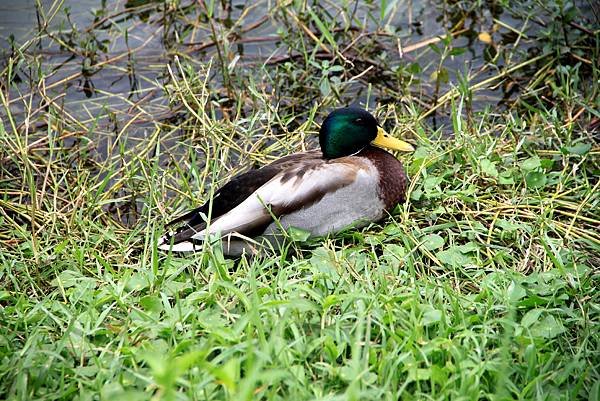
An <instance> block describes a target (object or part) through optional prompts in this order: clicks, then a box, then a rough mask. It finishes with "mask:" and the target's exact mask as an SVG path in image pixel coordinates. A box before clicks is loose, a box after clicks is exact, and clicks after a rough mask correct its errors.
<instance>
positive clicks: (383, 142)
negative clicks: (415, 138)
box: [371, 127, 415, 152]
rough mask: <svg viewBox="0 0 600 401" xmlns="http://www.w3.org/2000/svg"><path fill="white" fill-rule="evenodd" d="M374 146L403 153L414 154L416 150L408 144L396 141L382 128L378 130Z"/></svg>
mask: <svg viewBox="0 0 600 401" xmlns="http://www.w3.org/2000/svg"><path fill="white" fill-rule="evenodd" d="M371 143H372V144H373V145H376V146H381V147H383V148H388V149H394V150H401V151H403V152H412V151H413V150H415V148H414V147H413V146H412V145H411V144H410V143H407V142H404V141H401V140H400V139H396V138H394V137H392V136H390V134H388V133H387V132H385V130H384V129H383V128H381V127H378V128H377V137H376V138H375V139H374V140H373V142H371Z"/></svg>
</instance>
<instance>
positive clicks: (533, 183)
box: [0, 1, 600, 401]
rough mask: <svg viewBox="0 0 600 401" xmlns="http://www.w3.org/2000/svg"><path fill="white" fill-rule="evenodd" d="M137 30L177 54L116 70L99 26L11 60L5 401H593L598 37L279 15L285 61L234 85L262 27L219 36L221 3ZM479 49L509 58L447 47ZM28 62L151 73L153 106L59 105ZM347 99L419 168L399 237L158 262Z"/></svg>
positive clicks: (248, 65) (280, 10)
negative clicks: (212, 206)
mask: <svg viewBox="0 0 600 401" xmlns="http://www.w3.org/2000/svg"><path fill="white" fill-rule="evenodd" d="M57 4H58V3H57ZM136 4H137V5H135V4H133V3H132V4H130V5H129V6H130V7H137V8H133V10H130V13H132V14H134V15H138V14H135V13H139V14H140V15H141V16H140V17H139V18H140V19H139V21H142V22H143V21H144V19H143V18H150V21H153V18H154V19H155V20H154V21H155V22H156V21H159V22H160V24H159V26H161V27H162V29H163V31H161V32H160V35H161V36H162V39H161V40H162V41H163V42H162V44H163V45H164V47H165V53H164V55H163V56H164V57H165V59H162V60H161V63H160V64H153V63H155V62H154V61H152V60H151V61H150V62H149V63H148V64H144V62H143V56H142V55H140V56H139V58H140V59H139V60H134V59H135V58H136V57H138V55H137V53H136V52H135V51H134V52H132V54H130V55H129V56H128V57H129V58H131V57H133V58H134V59H130V60H128V57H121V58H118V59H117V58H116V57H119V55H115V54H110V52H107V53H106V54H110V57H108V58H103V55H105V53H104V50H103V49H102V46H100V47H98V43H102V38H103V36H102V35H104V34H106V33H107V32H106V31H104V30H102V29H100V28H99V25H98V24H96V25H94V28H93V29H90V30H81V29H70V28H69V29H66V30H64V31H61V30H60V29H59V30H58V31H50V32H48V31H45V30H44V29H41V31H40V32H39V33H38V35H37V36H35V37H33V38H32V39H31V41H29V42H27V43H24V44H20V45H15V48H14V49H13V51H12V52H11V53H10V54H7V55H6V57H5V58H4V59H3V61H4V64H3V65H4V66H5V68H4V70H3V71H2V74H1V76H0V89H1V90H0V102H1V105H2V111H0V118H1V124H0V143H1V144H2V146H1V147H0V283H1V287H0V288H1V289H0V399H11V400H12V399H15V400H30V399H43V400H70V399H75V400H236V401H237V400H413V399H414V400H490V401H492V400H493V401H500V400H599V399H600V334H599V333H600V295H599V294H600V293H599V291H598V287H599V285H600V270H599V266H600V230H599V228H598V227H600V191H599V187H600V180H599V178H598V177H599V176H600V157H599V155H600V145H599V136H598V135H599V134H598V119H599V118H600V115H599V114H598V110H600V100H599V98H600V97H599V96H598V93H599V89H600V88H599V77H600V75H599V72H600V71H599V70H598V54H599V52H600V33H599V32H600V30H599V28H598V25H597V23H596V24H595V25H594V24H593V23H591V22H589V21H590V20H589V19H586V17H585V16H584V15H583V14H582V13H583V12H582V11H580V10H579V7H582V5H581V4H579V3H578V4H577V5H576V6H575V7H573V5H572V4H571V3H562V2H556V3H552V4H550V5H547V4H546V3H541V2H535V1H533V2H527V1H522V2H519V3H517V4H512V5H510V7H509V5H508V4H504V3H500V4H499V5H497V6H499V7H504V11H505V12H506V13H508V14H513V15H514V16H515V19H512V20H510V19H508V20H507V19H502V20H496V21H494V19H495V18H497V16H494V15H491V16H490V15H489V13H488V12H487V11H486V10H487V8H486V6H485V5H482V4H477V3H472V2H457V3H452V4H450V3H441V4H439V5H438V8H439V10H438V11H439V13H440V15H441V17H443V18H442V20H444V21H447V24H446V25H443V28H444V29H446V31H445V32H442V33H447V34H448V35H447V36H445V37H444V38H442V39H441V40H440V39H439V38H436V37H435V36H434V37H433V38H429V37H419V36H418V35H417V34H416V33H415V32H412V36H413V37H412V40H411V35H409V34H408V33H407V32H406V31H405V30H400V31H393V30H390V29H391V28H390V26H392V25H390V24H387V23H386V21H390V20H391V19H393V18H394V15H396V14H398V13H400V14H401V13H403V12H404V11H405V8H406V7H408V4H412V3H410V2H409V3H405V2H397V3H393V2H389V4H388V2H386V3H385V4H384V5H385V7H379V8H378V7H377V6H376V5H373V6H372V7H370V8H369V7H366V6H365V7H366V8H367V11H368V12H366V13H365V14H361V15H362V16H363V17H364V18H363V19H361V18H359V17H357V16H355V15H354V14H353V10H354V4H353V3H350V2H336V3H333V4H331V5H329V6H328V7H322V6H318V5H313V6H311V7H310V8H308V7H307V6H306V5H305V4H301V2H294V3H289V4H287V3H286V4H284V3H277V4H276V6H274V8H273V9H272V10H271V11H269V17H270V19H272V20H273V23H274V24H275V26H280V27H282V30H280V31H279V32H275V31H274V32H275V33H276V35H277V37H278V40H279V41H280V44H279V46H281V47H282V48H284V49H285V50H286V52H285V54H283V55H281V54H276V55H271V56H272V57H270V56H269V55H264V54H262V55H258V56H256V57H254V58H253V57H250V56H249V57H247V58H244V57H241V58H240V59H239V60H238V61H237V63H239V64H237V67H236V65H234V66H233V67H231V63H232V60H233V59H234V56H235V54H236V48H235V46H234V44H233V43H234V42H235V36H232V32H233V33H236V32H237V33H241V34H247V35H250V37H255V36H253V32H254V31H253V30H252V29H250V28H247V27H248V26H252V22H248V23H246V20H244V19H242V20H241V22H240V23H239V24H238V26H233V27H229V28H228V27H227V25H226V24H225V23H223V24H221V22H219V20H217V19H211V18H208V16H215V15H216V16H221V17H223V15H225V14H226V13H225V11H224V10H222V9H221V8H220V7H221V5H220V3H219V4H217V3H216V2H214V4H213V2H205V3H202V4H204V5H202V6H199V7H192V6H189V7H188V6H187V5H185V4H180V3H178V2H167V3H152V2H149V3H144V2H142V3H140V4H138V3H136ZM259 4H262V3H259ZM163 5H166V8H163ZM55 6H57V5H55ZM102 10H103V11H102ZM102 10H101V11H98V13H99V15H100V17H101V18H105V19H106V20H107V21H109V22H111V24H108V25H109V26H110V28H106V29H109V32H108V33H109V34H110V35H115V37H116V35H123V31H122V30H118V29H116V28H115V27H118V26H119V23H120V22H119V20H118V16H116V15H111V14H110V13H109V11H107V10H108V9H102ZM363 11H364V10H363ZM103 13H104V14H103ZM144 13H147V14H144ZM50 14H52V13H47V14H45V15H46V16H45V17H44V18H50V17H49V15H50ZM353 15H354V16H353ZM196 17H197V19H196ZM517 17H518V18H517ZM466 20H468V21H471V22H474V23H475V22H477V23H476V24H475V25H476V26H477V28H481V29H479V30H473V27H471V28H469V29H468V31H467V32H465V31H461V29H466V28H464V26H466V25H467V23H466V22H465V21H466ZM136 21H137V20H136ZM457 21H459V22H460V21H462V22H460V23H458V22H457ZM498 21H500V23H498ZM507 21H508V22H507ZM142 22H140V24H142ZM509 22H510V23H515V24H516V23H517V22H518V23H519V24H518V25H516V26H509V27H506V25H507V24H508V23H509ZM186 24H189V25H186ZM494 24H495V25H494ZM503 24H504V25H503ZM150 26H151V27H153V29H155V27H156V26H155V25H150ZM290 26H292V27H295V28H294V29H293V30H292V29H287V28H289V27H290ZM246 28H247V29H246ZM57 29H58V28H57ZM483 31H485V32H487V31H489V32H491V33H492V37H493V38H494V40H495V43H494V44H493V45H489V46H487V45H486V46H483V45H481V46H480V47H475V48H474V51H476V52H482V54H483V52H487V53H486V56H485V58H486V59H485V61H481V59H480V61H481V66H480V67H481V68H480V69H477V70H475V69H471V70H463V69H462V61H460V62H459V63H458V64H459V66H457V63H455V61H456V59H458V58H460V57H466V55H465V52H464V50H465V49H467V48H465V47H464V46H461V45H460V44H459V43H458V42H457V41H458V40H460V39H461V38H463V39H464V38H466V37H471V38H475V40H477V39H476V38H477V33H479V32H483ZM364 32H371V33H372V32H376V33H377V35H374V34H373V35H366V34H364ZM457 32H462V33H460V34H457ZM202 35H204V36H202ZM453 35H454V36H453ZM460 35H466V36H460ZM511 35H512V36H511ZM504 36H506V37H507V38H509V39H510V40H511V41H508V42H501V38H502V39H503V40H504ZM199 37H200V38H203V40H199V39H198V38H199ZM241 37H242V38H243V37H244V36H243V35H242V36H241ZM415 37H416V39H415ZM118 38H120V39H123V37H122V36H118ZM397 39H401V41H402V43H404V44H405V48H407V49H408V50H409V51H408V52H407V53H408V54H409V55H410V57H411V58H408V59H399V58H398V57H397V56H392V52H393V51H396V52H397V51H398V50H397V43H398V42H397ZM429 39H432V40H431V41H429ZM507 40H508V39H507ZM38 41H40V42H39V43H50V44H54V45H55V46H58V44H57V43H59V42H64V43H65V44H68V46H66V47H65V48H63V50H62V51H64V52H66V54H76V55H78V56H77V57H76V58H75V59H74V60H75V61H74V62H73V63H75V64H74V65H75V67H77V68H78V64H77V63H80V62H81V65H88V67H89V66H90V65H91V66H92V67H93V66H94V65H95V67H94V68H97V69H98V71H100V73H103V72H105V73H106V72H107V71H108V72H110V73H118V74H121V75H122V76H123V77H126V76H131V73H132V70H131V69H132V68H136V71H137V73H136V74H137V75H136V77H137V79H138V80H139V81H140V86H139V87H138V88H137V89H136V90H134V91H133V92H132V94H123V93H118V94H113V93H110V91H109V90H108V89H105V88H104V89H103V88H102V84H101V82H100V83H98V81H97V83H96V90H97V91H98V92H97V93H96V94H95V95H94V97H92V98H91V99H90V100H89V101H87V102H86V101H83V100H80V99H79V100H77V98H75V100H74V98H73V97H70V96H72V95H73V93H70V92H69V91H70V90H72V86H68V87H67V86H65V85H66V84H67V83H70V84H73V85H76V82H77V79H78V78H77V77H74V76H68V77H67V78H68V79H64V81H60V80H59V83H58V84H55V86H53V87H52V88H53V90H56V91H58V92H52V91H51V90H50V89H47V91H46V90H45V89H44V88H48V87H50V86H51V85H53V83H56V82H57V81H55V80H53V78H55V76H54V75H53V74H54V72H53V71H54V70H53V68H54V66H48V64H46V61H47V60H44V59H43V58H42V57H38V55H37V53H36V50H35V49H36V45H37V44H38ZM44 41H49V42H44ZM195 42H200V43H201V44H200V45H197V46H200V47H202V46H204V49H209V50H208V51H209V53H208V54H202V53H198V54H197V53H194V50H191V49H192V47H191V46H192V45H189V43H195ZM406 42H408V43H409V45H406ZM59 44H60V43H59ZM186 44H188V45H189V46H188V45H186ZM411 44H412V47H411V46H410V45H411ZM186 46H187V47H186ZM194 46H196V45H194ZM132 47H134V46H133V45H132ZM532 49H533V50H532ZM467 50H468V49H467ZM86 52H87V53H86ZM211 52H212V53H211ZM121 56H127V54H125V53H123V54H121ZM175 56H177V57H175ZM259 56H260V57H259ZM286 57H287V58H286ZM86 60H87V61H86ZM101 60H104V61H101ZM257 60H258V61H257ZM459 60H462V59H459ZM86 63H88V64H86ZM89 63H91V64H89ZM98 63H104V64H102V66H98ZM156 63H158V62H156ZM67 65H68V66H72V65H71V64H67ZM156 65H161V66H162V67H156ZM75 67H74V68H75ZM156 68H158V69H161V68H162V71H163V74H162V75H161V79H160V80H158V79H153V78H151V73H150V72H149V71H153V69H156ZM69 71H70V70H69ZM75 71H77V69H75ZM88 73H89V72H82V73H81V74H83V75H81V76H85V74H88ZM76 74H79V72H77V73H76ZM361 74H362V75H361ZM109 75H110V74H109ZM17 76H18V77H19V79H16V77H17ZM77 76H78V77H79V78H80V77H81V76H80V75H77ZM90 79H94V75H93V74H91V75H90ZM144 85H146V86H144ZM498 85H501V86H502V87H504V88H505V91H504V92H503V93H502V94H499V93H498V92H497V91H496V92H494V91H493V90H494V88H495V87H497V86H498ZM52 88H51V89H52ZM511 88H513V89H514V88H516V89H515V90H513V91H512V92H511ZM163 90H164V92H163ZM60 91H64V92H65V93H66V94H67V96H66V99H65V100H61V99H62V97H61V96H60ZM129 95H131V96H129ZM500 95H502V96H505V97H506V99H505V101H504V102H503V103H502V107H496V106H495V105H496V103H497V102H496V101H497V100H499V98H498V97H499V96H500ZM57 96H58V97H57ZM490 97H491V100H490ZM356 99H358V100H360V101H361V102H363V103H366V104H368V105H369V107H370V109H371V111H373V112H374V113H375V114H377V116H378V117H379V119H380V121H381V122H382V123H384V125H385V126H386V127H387V128H388V129H389V130H390V131H391V132H392V133H393V134H395V135H397V136H401V137H403V138H406V139H409V140H411V141H412V142H413V143H415V144H416V145H417V150H416V152H414V154H411V155H407V156H406V157H404V156H403V161H404V163H405V166H406V169H407V171H408V173H409V176H410V178H411V184H410V188H409V194H408V198H409V199H408V201H407V202H406V203H404V204H401V205H398V207H397V208H396V209H395V210H394V212H393V213H392V215H391V216H390V217H389V218H387V219H385V220H384V221H383V222H381V223H380V224H374V225H371V226H369V227H367V228H365V229H363V230H348V231H346V232H343V233H341V234H339V235H337V236H335V237H331V238H320V239H313V240H310V241H309V242H300V241H298V242H293V241H291V240H290V242H288V243H286V244H285V246H284V247H283V249H281V250H278V251H275V252H270V253H266V254H264V255H260V256H258V257H255V258H242V259H239V260H229V259H225V258H224V257H223V255H222V254H221V252H220V250H219V249H216V248H215V249H208V250H207V251H206V252H205V253H196V254H193V255H186V256H184V257H183V256H180V255H171V254H166V253H162V252H158V251H156V249H155V244H156V241H157V239H158V237H159V236H160V235H161V233H162V230H163V226H164V223H165V221H166V220H170V219H171V218H172V217H173V216H175V215H178V214H179V213H181V212H182V211H184V210H186V209H187V208H190V207H192V206H193V205H197V204H199V203H201V202H203V201H205V200H207V199H209V198H210V194H211V192H212V191H213V190H214V188H215V187H217V186H219V185H221V184H223V183H224V182H226V181H227V180H228V179H229V178H230V177H231V176H232V175H234V174H236V173H238V172H240V171H243V170H244V169H246V168H248V167H250V166H260V165H263V164H265V163H267V162H269V161H271V160H273V159H275V158H277V157H279V156H280V155H282V154H287V153H291V152H295V151H300V150H302V149H305V148H308V147H312V146H314V145H315V137H316V133H317V130H318V125H317V124H318V123H319V122H320V121H321V120H322V118H323V117H324V116H325V115H326V114H327V113H328V111H330V110H331V108H332V107H336V106H339V105H342V104H346V103H347V102H350V101H352V100H356ZM115 101H117V103H118V104H117V105H115V104H114V103H112V102H115ZM123 104H126V107H124V106H122V105H123ZM127 108H128V109H129V110H125V109H127ZM82 110H83V112H82ZM432 117H435V120H434V119H433V118H432ZM140 127H141V128H140Z"/></svg>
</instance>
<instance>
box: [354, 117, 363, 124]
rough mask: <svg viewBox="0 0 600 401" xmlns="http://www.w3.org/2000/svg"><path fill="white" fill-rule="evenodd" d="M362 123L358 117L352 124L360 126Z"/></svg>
mask: <svg viewBox="0 0 600 401" xmlns="http://www.w3.org/2000/svg"><path fill="white" fill-rule="evenodd" d="M363 122H364V120H363V119H362V118H360V117H358V118H357V119H356V120H354V124H362V123H363Z"/></svg>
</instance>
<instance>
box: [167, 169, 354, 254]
mask: <svg viewBox="0 0 600 401" xmlns="http://www.w3.org/2000/svg"><path fill="white" fill-rule="evenodd" d="M363 168H364V166H362V165H361V164H357V163H350V162H339V161H336V162H335V163H330V162H326V161H323V160H322V159H321V160H312V161H305V162H303V163H302V164H300V165H295V166H294V167H291V168H288V169H286V170H283V171H281V172H280V173H278V174H277V175H275V176H274V177H273V178H272V179H271V180H269V181H268V182H266V183H265V184H264V185H262V186H260V187H259V188H258V189H256V191H254V192H253V193H252V194H251V195H250V196H248V197H247V198H246V199H245V200H243V201H242V202H241V203H240V204H239V205H237V206H236V207H234V208H233V209H231V210H230V211H228V212H227V213H225V214H223V215H222V216H220V217H218V218H217V219H214V220H213V221H212V222H211V223H210V225H209V226H208V228H206V227H203V228H202V229H200V230H193V231H191V232H189V234H190V235H189V236H187V238H183V236H181V235H178V236H177V238H173V240H172V241H173V243H174V244H177V243H182V246H178V247H175V246H174V247H173V250H193V249H194V246H193V242H198V241H202V240H203V239H204V238H205V237H206V236H207V235H211V234H217V233H218V234H220V235H226V234H230V233H238V234H241V235H243V236H247V237H252V236H254V235H257V234H260V233H262V232H263V231H264V230H265V228H266V227H267V226H268V225H269V224H270V223H271V222H272V221H273V217H280V216H282V215H285V214H289V213H292V212H294V211H295V210H298V209H301V208H303V207H308V206H310V205H312V204H314V203H315V202H318V201H319V200H320V199H322V198H323V197H324V196H325V195H326V194H328V193H330V192H334V191H336V190H338V189H340V188H342V187H345V186H347V185H350V184H351V183H353V182H354V181H355V180H356V177H357V175H358V174H359V173H360V171H361V169H363ZM215 201H216V200H215ZM176 240H177V242H175V241H176ZM170 242H171V240H170V239H169V241H166V238H165V241H164V242H162V243H159V247H160V248H161V249H169V247H170ZM184 242H186V243H187V244H185V246H183V243H184ZM190 245H191V249H190Z"/></svg>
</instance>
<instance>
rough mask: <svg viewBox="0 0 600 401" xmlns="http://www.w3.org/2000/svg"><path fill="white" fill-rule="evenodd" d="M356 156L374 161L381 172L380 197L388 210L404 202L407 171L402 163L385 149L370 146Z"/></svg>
mask: <svg viewBox="0 0 600 401" xmlns="http://www.w3.org/2000/svg"><path fill="white" fill-rule="evenodd" d="M356 156H360V157H365V158H367V159H369V160H370V161H371V163H373V165H374V166H375V168H376V169H377V171H378V172H379V191H380V193H379V197H380V198H381V199H382V200H383V203H384V204H385V209H386V210H388V211H389V210H391V209H393V208H394V207H395V206H396V205H397V204H398V203H400V202H404V200H405V199H406V198H405V195H406V182H407V178H406V173H405V172H404V167H403V166H402V163H401V162H400V161H399V160H398V159H396V158H395V157H394V156H393V155H392V154H390V153H388V152H386V151H385V150H383V149H379V148H376V147H373V146H369V147H367V148H365V149H363V150H362V151H360V152H359V153H358V154H357V155H356Z"/></svg>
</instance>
